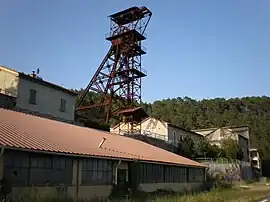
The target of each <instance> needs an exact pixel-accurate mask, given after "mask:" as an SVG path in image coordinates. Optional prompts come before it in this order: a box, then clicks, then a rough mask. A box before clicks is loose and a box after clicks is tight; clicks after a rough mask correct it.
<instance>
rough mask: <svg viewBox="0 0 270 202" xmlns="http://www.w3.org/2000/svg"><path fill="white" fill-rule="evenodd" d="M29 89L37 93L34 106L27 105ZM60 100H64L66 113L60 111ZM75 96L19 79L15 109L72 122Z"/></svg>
mask: <svg viewBox="0 0 270 202" xmlns="http://www.w3.org/2000/svg"><path fill="white" fill-rule="evenodd" d="M30 89H34V90H36V91H37V95H36V104H30V103H29V96H30ZM61 98H62V99H65V100H66V111H65V112H62V111H60V103H61ZM75 102H76V96H72V95H69V94H67V93H64V92H62V91H59V90H56V89H54V88H49V87H47V86H44V85H41V84H38V83H34V82H32V81H28V80H26V79H23V78H20V80H19V86H18V97H17V105H16V107H18V108H21V109H27V110H30V111H36V112H39V113H44V114H49V115H51V116H54V117H59V118H63V119H66V120H72V121H73V120H74V110H75Z"/></svg>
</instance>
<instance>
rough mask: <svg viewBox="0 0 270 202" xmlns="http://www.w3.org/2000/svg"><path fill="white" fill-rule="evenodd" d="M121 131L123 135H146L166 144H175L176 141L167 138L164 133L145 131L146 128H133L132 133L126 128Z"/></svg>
mask: <svg viewBox="0 0 270 202" xmlns="http://www.w3.org/2000/svg"><path fill="white" fill-rule="evenodd" d="M121 133H122V134H123V135H143V136H146V137H151V138H154V139H158V140H162V141H164V142H166V143H168V144H175V145H176V144H177V142H176V141H172V140H168V136H166V135H162V134H159V133H154V132H151V131H147V130H135V131H133V132H132V134H131V133H130V132H128V130H121Z"/></svg>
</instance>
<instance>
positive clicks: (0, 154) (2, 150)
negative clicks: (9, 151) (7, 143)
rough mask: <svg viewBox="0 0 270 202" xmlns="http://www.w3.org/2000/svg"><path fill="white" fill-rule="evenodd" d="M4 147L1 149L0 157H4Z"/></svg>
mask: <svg viewBox="0 0 270 202" xmlns="http://www.w3.org/2000/svg"><path fill="white" fill-rule="evenodd" d="M4 151H5V147H1V151H0V157H1V156H3V155H4Z"/></svg>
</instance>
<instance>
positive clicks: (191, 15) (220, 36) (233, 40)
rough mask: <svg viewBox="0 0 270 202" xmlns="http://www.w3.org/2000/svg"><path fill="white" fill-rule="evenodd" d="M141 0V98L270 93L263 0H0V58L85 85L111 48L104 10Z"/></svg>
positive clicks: (269, 37) (268, 12)
mask: <svg viewBox="0 0 270 202" xmlns="http://www.w3.org/2000/svg"><path fill="white" fill-rule="evenodd" d="M133 5H138V6H141V5H145V6H147V7H148V8H149V9H150V10H151V11H152V12H153V16H152V19H151V21H150V23H149V26H148V29H147V36H148V38H147V40H146V41H145V42H144V46H145V47H146V48H147V54H146V55H145V56H143V68H145V69H147V72H148V76H147V77H145V78H144V80H143V90H142V93H143V95H142V97H143V100H144V101H148V102H152V101H154V100H156V99H163V98H171V97H183V96H189V97H192V98H194V99H203V98H214V97H225V98H229V97H237V96H240V97H243V96H252V95H254V96H256V95H268V96H269V95H270V88H269V85H270V80H269V75H270V2H269V1H268V0H260V1H254V0H237V1H235V0H219V1H216V0H204V1H201V0H185V1H184V0H167V1H165V0H148V1H146V0H144V1H142V0H134V1H132V0H114V1H112V0H43V1H41V0H40V1H37V0H0V27H1V29H0V64H2V65H5V66H8V67H10V68H13V69H16V70H18V71H22V72H27V73H29V72H31V71H32V70H34V69H37V68H39V69H40V75H41V76H42V77H43V79H45V80H48V81H51V82H54V83H57V84H61V85H63V86H65V87H68V88H81V87H85V86H86V85H87V84H88V82H89V80H90V79H91V77H92V75H93V74H94V72H95V70H96V69H97V67H98V65H99V63H100V62H101V60H102V59H103V57H104V56H105V54H106V52H107V51H108V49H109V45H110V44H109V42H107V41H106V40H105V39H104V38H105V34H106V33H108V32H109V19H108V18H107V16H108V15H109V14H112V13H115V12H117V11H120V10H122V9H125V8H128V7H130V6H133Z"/></svg>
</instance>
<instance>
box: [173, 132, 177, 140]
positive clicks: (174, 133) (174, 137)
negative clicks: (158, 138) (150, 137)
mask: <svg viewBox="0 0 270 202" xmlns="http://www.w3.org/2000/svg"><path fill="white" fill-rule="evenodd" d="M173 141H174V142H176V132H175V131H173Z"/></svg>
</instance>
